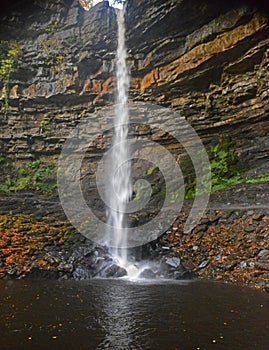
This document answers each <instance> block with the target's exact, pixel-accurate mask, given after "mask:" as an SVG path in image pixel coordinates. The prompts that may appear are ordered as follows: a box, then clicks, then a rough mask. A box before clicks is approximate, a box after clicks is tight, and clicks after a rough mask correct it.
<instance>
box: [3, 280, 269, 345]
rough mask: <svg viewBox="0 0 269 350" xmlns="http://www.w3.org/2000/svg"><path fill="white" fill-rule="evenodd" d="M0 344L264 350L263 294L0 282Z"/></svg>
mask: <svg viewBox="0 0 269 350" xmlns="http://www.w3.org/2000/svg"><path fill="white" fill-rule="evenodd" d="M0 311H1V317H0V332H1V337H0V349H1V350H5V349H12V350H16V349H18V350H21V349H27V350H31V349H41V350H42V349H57V350H58V349H64V348H66V350H67V349H68V350H69V349H70V350H72V349H87V350H91V349H115V350H121V349H122V350H129V349H133V350H138V349H153V350H157V349H161V350H168V349H169V350H172V349H173V350H176V349H178V350H199V349H200V350H210V349H216V350H222V349H223V350H224V349H225V350H237V349H240V350H241V349H244V350H248V349H249V350H253V349H257V350H268V349H269V296H268V294H265V293H261V292H259V291H257V290H252V289H249V288H244V287H236V286H230V285H226V284H222V283H205V282H178V283H175V282H166V281H163V282H161V283H149V282H147V283H146V282H139V283H131V282H128V281H123V280H92V281H88V282H74V281H64V282H56V281H0Z"/></svg>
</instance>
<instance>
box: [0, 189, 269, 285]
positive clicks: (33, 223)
mask: <svg viewBox="0 0 269 350" xmlns="http://www.w3.org/2000/svg"><path fill="white" fill-rule="evenodd" d="M267 191H268V183H263V184H262V183H261V184H247V185H246V184H241V185H238V186H236V187H233V188H230V189H226V190H223V191H220V192H217V193H215V194H213V195H212V197H211V201H210V203H209V205H208V210H207V211H206V213H205V215H204V216H203V218H202V220H201V222H200V223H199V225H197V226H196V227H195V228H194V229H193V230H192V232H191V233H190V234H184V233H183V226H184V223H185V221H186V218H187V216H188V207H190V205H191V203H189V202H187V203H186V205H185V206H184V209H183V210H182V212H181V213H180V214H179V217H178V219H177V220H176V222H175V223H174V224H173V226H172V227H171V229H170V230H169V231H168V232H167V233H166V234H165V235H163V236H162V237H161V238H160V239H159V240H158V241H156V242H152V243H151V244H149V245H148V246H146V247H142V248H141V249H137V250H135V251H133V252H132V255H133V259H135V258H136V259H138V260H143V259H146V260H148V261H150V262H151V264H155V270H154V269H153V270H154V274H152V271H150V270H145V272H144V275H143V276H144V277H150V278H152V277H168V278H177V279H184V278H185V279H186V278H200V279H212V280H222V281H227V282H232V283H239V284H247V285H252V286H256V287H260V288H264V289H265V290H267V291H268V290H269V288H268V285H269V207H268V205H267V203H268V198H267V196H268V193H267ZM221 199H222V201H220V200H221ZM0 207H1V215H0V277H1V278H5V279H8V278H47V279H69V278H72V279H90V278H94V277H96V276H101V277H122V276H124V275H125V273H126V272H125V271H123V270H122V269H121V268H119V267H118V266H117V265H115V264H114V263H113V261H112V259H111V258H110V256H109V253H108V250H107V249H106V248H103V247H100V246H97V245H95V244H93V243H92V242H91V241H89V240H87V239H86V238H85V237H84V236H82V235H81V234H80V233H78V232H76V230H75V229H74V228H73V227H72V225H71V224H70V223H69V222H68V221H67V220H66V218H65V215H64V213H63V212H62V209H61V206H60V204H59V202H58V200H57V198H56V197H51V198H47V199H44V198H40V197H38V196H37V195H36V194H34V193H20V194H16V195H9V196H2V197H1V200H0ZM156 264H157V265H158V268H157V269H156Z"/></svg>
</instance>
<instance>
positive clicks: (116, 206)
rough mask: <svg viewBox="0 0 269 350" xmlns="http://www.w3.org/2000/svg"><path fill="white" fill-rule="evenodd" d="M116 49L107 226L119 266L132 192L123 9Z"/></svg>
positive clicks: (124, 263) (124, 256) (124, 260)
mask: <svg viewBox="0 0 269 350" xmlns="http://www.w3.org/2000/svg"><path fill="white" fill-rule="evenodd" d="M117 19H118V49H117V97H116V108H115V119H114V138H113V151H112V160H111V164H112V169H111V174H112V178H111V180H110V181H111V182H110V184H109V208H108V224H109V225H110V226H111V231H112V232H110V234H112V235H113V242H114V247H113V249H112V254H113V255H114V256H115V258H116V259H117V260H118V262H119V263H120V265H122V266H123V267H125V268H126V267H127V265H128V257H127V249H122V247H126V246H127V244H126V243H127V222H126V217H125V211H126V205H127V203H128V201H129V200H130V198H131V195H132V184H131V164H130V162H129V161H128V159H129V152H130V151H129V148H128V143H127V138H128V123H129V107H128V90H129V82H130V77H129V73H128V67H127V62H126V59H127V50H126V46H125V21H124V10H117Z"/></svg>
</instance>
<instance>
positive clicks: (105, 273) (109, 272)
mask: <svg viewBox="0 0 269 350" xmlns="http://www.w3.org/2000/svg"><path fill="white" fill-rule="evenodd" d="M126 275H127V271H126V270H125V269H124V268H123V267H121V266H119V265H116V264H112V265H110V266H108V267H106V268H105V269H103V270H102V271H101V272H100V277H103V278H119V277H123V276H126Z"/></svg>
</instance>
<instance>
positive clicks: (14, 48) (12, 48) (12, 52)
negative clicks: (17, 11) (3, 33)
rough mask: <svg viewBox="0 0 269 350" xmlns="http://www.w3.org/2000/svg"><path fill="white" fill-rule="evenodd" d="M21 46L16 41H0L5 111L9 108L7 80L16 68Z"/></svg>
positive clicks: (0, 71) (0, 68)
mask: <svg viewBox="0 0 269 350" xmlns="http://www.w3.org/2000/svg"><path fill="white" fill-rule="evenodd" d="M20 53H21V47H20V46H19V44H18V43H16V42H8V41H0V79H1V80H2V81H3V86H4V91H5V111H6V113H7V111H8V108H9V81H10V77H11V75H12V73H14V72H16V71H17V69H18V62H19V55H20Z"/></svg>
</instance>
